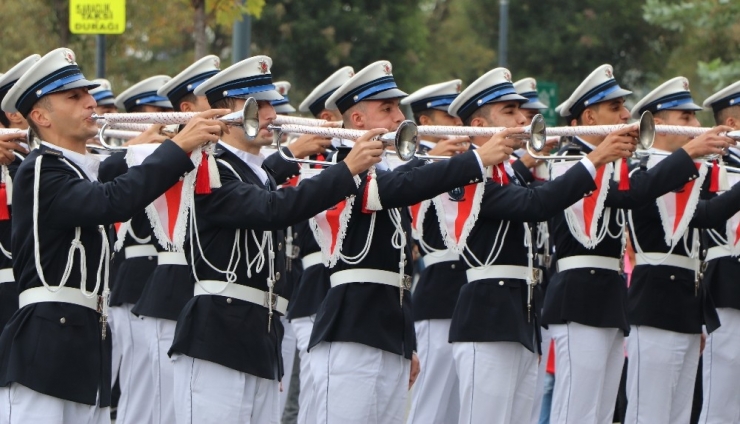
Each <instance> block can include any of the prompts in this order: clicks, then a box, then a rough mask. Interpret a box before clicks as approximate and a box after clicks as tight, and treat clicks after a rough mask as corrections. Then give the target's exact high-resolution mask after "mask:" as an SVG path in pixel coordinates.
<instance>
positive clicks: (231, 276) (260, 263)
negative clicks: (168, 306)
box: [190, 159, 276, 332]
mask: <svg viewBox="0 0 740 424" xmlns="http://www.w3.org/2000/svg"><path fill="white" fill-rule="evenodd" d="M217 161H218V162H219V163H221V164H222V165H224V166H225V167H226V168H228V169H229V170H230V171H231V172H232V173H233V174H234V176H236V178H238V179H239V181H243V180H242V178H241V177H240V176H239V174H238V173H237V172H236V170H235V169H234V167H232V166H231V164H229V163H228V162H226V161H225V160H223V159H218V160H217ZM190 219H191V220H190V224H191V226H190V232H191V236H190V252H191V253H190V257H191V263H192V264H191V267H192V270H193V277H194V278H195V283H196V284H198V285H200V287H201V289H202V290H203V291H205V292H206V293H208V294H212V295H218V294H221V293H223V292H224V291H225V290H226V288H227V287H228V286H229V284H231V283H234V282H236V280H237V274H236V271H237V268H238V266H239V260H240V259H241V250H240V249H239V240H240V237H241V230H236V231H235V234H234V243H233V244H232V247H231V255H230V257H229V263H228V264H227V266H226V269H225V270H221V269H219V268H218V267H216V266H215V265H213V264H212V263H211V262H210V261H209V260H208V259H207V258H206V255H205V252H203V246H202V244H201V243H200V236H199V235H198V224H197V222H196V219H195V208H193V211H192V213H191V214H190ZM250 232H251V234H252V238H253V239H254V242H255V244H256V245H257V246H258V247H259V252H258V253H257V255H256V256H255V258H254V259H253V260H251V261H250V259H249V248H248V245H249V233H250ZM194 239H195V243H196V244H197V245H198V251H199V252H200V256H201V258H202V259H203V261H204V262H205V263H206V264H207V265H208V266H209V267H211V269H213V270H214V271H216V272H219V273H221V274H224V275H225V277H226V284H225V285H224V287H223V288H221V289H220V290H218V291H215V292H211V291H209V290H206V289H205V288H204V287H203V285H201V284H200V279H199V278H198V275H197V273H196V269H195V260H194V258H195V256H194V255H193V240H194ZM265 245H267V249H268V251H269V260H268V261H267V264H268V276H267V287H268V293H269V294H268V296H269V299H270V301H269V302H267V303H268V310H269V319H268V323H267V331H268V332H269V331H270V327H271V323H272V316H273V303H274V302H273V301H272V299H273V297H274V292H273V290H274V288H275V282H276V279H275V251H274V249H273V242H272V231H263V232H262V242H260V241H259V240H258V239H257V234H256V233H255V231H254V230H244V255H245V260H246V265H247V278H251V277H252V265H255V263H256V266H255V271H256V272H260V271H262V269H263V267H264V264H265V253H264V247H265Z"/></svg>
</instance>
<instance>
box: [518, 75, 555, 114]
mask: <svg viewBox="0 0 740 424" xmlns="http://www.w3.org/2000/svg"><path fill="white" fill-rule="evenodd" d="M514 89H515V90H516V93H517V94H518V95H520V96H522V97H526V98H527V101H526V102H525V103H522V105H521V106H520V107H519V109H520V110H521V112H522V114H523V115H524V120H525V121H526V122H528V123H529V122H532V118H534V116H535V115H537V114H538V113H542V111H544V110H546V109H547V105H546V104H544V103H542V102H541V101H540V95H539V94H538V93H537V80H535V79H534V78H531V77H527V78H522V79H520V80H519V81H516V82H515V83H514Z"/></svg>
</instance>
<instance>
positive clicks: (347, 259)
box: [339, 212, 393, 265]
mask: <svg viewBox="0 0 740 424" xmlns="http://www.w3.org/2000/svg"><path fill="white" fill-rule="evenodd" d="M376 214H377V212H373V213H372V215H371V216H370V229H368V232H367V238H366V239H365V246H363V247H362V250H360V253H358V254H356V255H355V256H346V255H344V254H343V253H341V251H340V252H339V258H340V259H341V260H342V262H344V263H346V264H348V265H357V264H359V263H360V262H362V261H363V260H364V259H365V257H366V256H367V254H368V253H369V252H370V246H371V245H372V241H373V234H375V216H376ZM391 220H393V218H391Z"/></svg>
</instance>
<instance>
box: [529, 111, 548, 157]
mask: <svg viewBox="0 0 740 424" xmlns="http://www.w3.org/2000/svg"><path fill="white" fill-rule="evenodd" d="M546 144H547V134H546V125H545V118H544V117H543V116H542V115H541V114H539V113H538V114H537V115H535V116H534V117H533V118H532V123H531V124H530V125H529V145H530V146H532V149H533V150H534V151H535V152H537V153H539V152H541V151H543V150H544V149H545V145H546Z"/></svg>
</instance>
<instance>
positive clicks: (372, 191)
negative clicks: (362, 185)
mask: <svg viewBox="0 0 740 424" xmlns="http://www.w3.org/2000/svg"><path fill="white" fill-rule="evenodd" d="M367 175H368V182H367V188H366V190H367V202H366V204H365V205H364V206H365V209H367V210H370V211H379V210H382V209H383V205H382V204H380V193H379V191H378V178H377V175H376V173H375V166H372V167H370V169H369V170H368V171H367Z"/></svg>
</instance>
